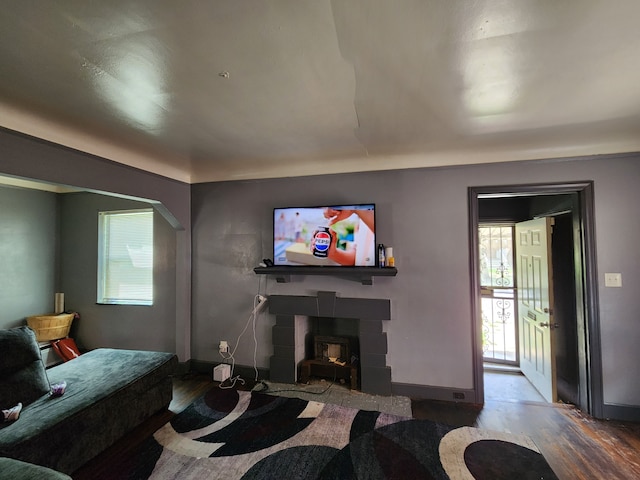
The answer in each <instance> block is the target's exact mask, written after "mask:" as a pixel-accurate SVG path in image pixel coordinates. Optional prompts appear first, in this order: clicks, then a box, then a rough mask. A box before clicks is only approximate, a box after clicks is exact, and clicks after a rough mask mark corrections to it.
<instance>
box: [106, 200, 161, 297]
mask: <svg viewBox="0 0 640 480" xmlns="http://www.w3.org/2000/svg"><path fill="white" fill-rule="evenodd" d="M98 303H105V304H115V305H152V304H153V209H151V208H149V209H140V210H124V211H112V212H99V214H98Z"/></svg>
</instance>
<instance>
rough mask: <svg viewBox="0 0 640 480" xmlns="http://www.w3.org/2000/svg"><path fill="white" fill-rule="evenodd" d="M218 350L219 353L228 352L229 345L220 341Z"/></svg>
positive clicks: (224, 341)
mask: <svg viewBox="0 0 640 480" xmlns="http://www.w3.org/2000/svg"><path fill="white" fill-rule="evenodd" d="M218 348H219V349H220V353H228V352H229V344H228V343H227V341H226V340H220V346H219V347H218Z"/></svg>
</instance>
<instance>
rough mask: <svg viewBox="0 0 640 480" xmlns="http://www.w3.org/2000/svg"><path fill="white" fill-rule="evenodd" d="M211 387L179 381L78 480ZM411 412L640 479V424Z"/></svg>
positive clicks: (565, 409) (593, 473) (551, 412)
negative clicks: (165, 401) (511, 437)
mask: <svg viewBox="0 0 640 480" xmlns="http://www.w3.org/2000/svg"><path fill="white" fill-rule="evenodd" d="M212 386H213V382H212V381H211V380H210V377H208V376H204V375H197V374H189V375H186V376H184V377H179V378H175V379H174V397H173V401H172V402H171V405H170V411H169V412H163V413H161V414H158V415H156V416H155V417H154V418H152V419H150V420H149V421H147V422H146V423H145V424H143V425H142V426H141V427H139V428H138V429H136V430H135V431H134V432H132V433H131V434H129V435H128V436H127V437H126V438H124V439H123V440H122V441H120V442H118V444H116V445H114V446H113V447H112V448H111V449H109V450H107V451H106V452H104V453H103V454H102V455H100V456H98V457H97V458H96V459H94V460H93V461H91V462H89V463H88V464H87V465H85V466H84V467H83V468H81V469H80V470H78V471H77V472H75V474H74V475H73V478H74V480H85V479H86V480H89V479H91V480H99V479H103V478H108V476H107V475H106V474H105V471H106V469H107V468H108V466H109V465H111V464H113V462H117V461H118V458H120V457H121V456H122V455H124V454H126V452H127V451H128V450H130V449H131V448H133V447H134V446H135V445H137V444H138V443H139V442H141V441H142V440H143V439H144V438H146V437H148V436H149V435H151V434H152V433H153V432H154V431H155V430H157V429H158V428H159V427H160V426H161V425H163V424H164V423H166V422H167V421H168V420H169V419H170V418H171V416H173V415H174V414H175V413H178V412H180V411H182V410H183V409H184V408H185V407H186V406H187V405H189V404H190V403H191V402H192V401H193V400H195V399H196V398H198V397H199V396H200V395H201V394H203V393H204V392H206V391H207V390H208V389H210V388H211V387H212ZM412 410H413V416H414V418H418V419H427V420H433V421H438V422H443V423H447V424H449V425H454V426H477V427H480V428H485V429H490V430H497V431H504V432H511V433H516V434H524V435H528V436H529V437H531V438H532V439H533V441H534V442H535V443H536V445H537V446H538V448H539V449H540V450H541V451H542V453H543V455H544V457H545V458H546V459H547V461H548V462H549V464H550V465H551V467H552V468H553V470H554V472H555V473H556V475H557V476H558V477H559V478H560V479H561V480H569V479H572V480H573V479H576V480H582V479H584V480H594V479H607V480H624V479H630V480H631V479H634V480H637V479H639V478H640V423H627V422H614V421H602V420H594V419H593V418H591V417H589V416H586V415H584V414H582V413H581V412H579V411H578V410H576V409H575V408H574V407H572V406H569V405H562V404H547V403H540V402H531V401H512V400H508V401H500V400H494V399H491V400H488V401H486V403H485V405H484V407H483V408H479V407H475V406H470V405H467V404H454V403H450V402H435V401H427V400H413V401H412Z"/></svg>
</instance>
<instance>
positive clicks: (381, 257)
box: [378, 243, 385, 268]
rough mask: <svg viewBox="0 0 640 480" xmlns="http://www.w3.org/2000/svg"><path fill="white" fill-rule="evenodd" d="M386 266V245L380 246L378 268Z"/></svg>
mask: <svg viewBox="0 0 640 480" xmlns="http://www.w3.org/2000/svg"><path fill="white" fill-rule="evenodd" d="M384 266H385V255H384V245H383V244H381V243H379V244H378V267H380V268H382V267H384Z"/></svg>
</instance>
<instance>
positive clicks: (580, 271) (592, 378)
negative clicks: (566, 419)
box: [469, 182, 603, 417]
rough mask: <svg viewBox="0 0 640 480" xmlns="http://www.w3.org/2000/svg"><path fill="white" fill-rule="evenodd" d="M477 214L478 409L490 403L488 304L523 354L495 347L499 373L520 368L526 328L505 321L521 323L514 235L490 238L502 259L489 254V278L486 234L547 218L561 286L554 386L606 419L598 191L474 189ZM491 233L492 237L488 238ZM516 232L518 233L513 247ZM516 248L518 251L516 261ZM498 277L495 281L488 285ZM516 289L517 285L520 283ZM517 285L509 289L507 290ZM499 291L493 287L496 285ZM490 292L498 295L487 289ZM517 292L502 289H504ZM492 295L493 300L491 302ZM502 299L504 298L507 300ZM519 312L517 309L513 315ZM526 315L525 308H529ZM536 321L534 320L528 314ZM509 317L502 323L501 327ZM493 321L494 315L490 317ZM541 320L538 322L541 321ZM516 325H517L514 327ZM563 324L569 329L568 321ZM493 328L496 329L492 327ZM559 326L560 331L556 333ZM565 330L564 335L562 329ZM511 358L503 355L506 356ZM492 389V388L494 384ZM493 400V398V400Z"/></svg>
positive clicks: (473, 237)
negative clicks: (597, 237) (599, 312)
mask: <svg viewBox="0 0 640 480" xmlns="http://www.w3.org/2000/svg"><path fill="white" fill-rule="evenodd" d="M469 206H470V210H469V211H470V217H469V218H470V230H469V232H470V246H471V270H472V278H471V284H472V289H473V290H472V299H473V319H472V325H471V328H472V332H473V335H474V339H475V342H474V383H475V393H476V402H477V403H478V404H483V403H484V400H485V376H484V375H485V369H484V365H485V361H486V355H487V351H488V350H489V348H488V346H487V342H485V338H486V336H487V330H486V326H485V325H486V322H484V321H483V310H485V312H486V309H485V308H483V302H484V304H485V305H486V304H488V302H495V304H496V305H498V302H500V307H499V308H498V311H499V315H497V317H498V322H496V321H495V319H494V320H493V323H494V324H495V323H498V327H499V328H498V329H497V331H498V333H500V329H502V331H507V330H509V329H511V330H512V331H514V337H515V338H516V339H518V341H516V342H515V348H514V349H513V350H515V352H514V353H513V354H512V353H510V352H508V350H509V348H507V347H506V343H505V346H504V347H502V348H498V346H499V345H498V344H499V342H497V341H496V339H495V338H493V339H492V342H493V343H494V345H493V346H492V347H491V350H495V352H493V351H492V352H490V354H491V356H494V357H498V358H493V359H491V363H492V364H493V365H495V364H499V365H500V366H506V367H511V368H518V364H519V359H520V355H521V352H520V348H519V347H518V346H519V345H521V339H519V336H520V332H519V330H520V328H519V327H518V323H521V322H520V321H519V320H518V321H516V322H514V323H513V326H511V325H507V323H502V321H503V320H505V317H511V318H513V319H516V318H517V316H518V312H517V299H516V298H517V288H518V285H517V282H518V280H517V277H516V276H515V275H516V270H517V267H516V263H517V262H516V261H515V260H513V259H509V258H507V257H508V255H507V254H508V253H509V252H508V244H509V239H508V232H507V231H498V230H494V231H493V232H490V233H492V234H495V235H492V236H496V239H491V240H490V242H493V244H495V247H494V251H493V252H488V253H487V255H489V257H488V260H489V268H488V272H487V271H485V272H484V273H483V272H482V270H483V262H484V263H486V262H487V258H484V259H483V251H482V248H481V245H482V234H481V228H482V227H485V226H487V227H493V228H498V227H500V228H504V227H507V229H510V228H512V226H513V225H515V224H516V223H517V222H524V221H527V220H530V219H534V218H539V217H551V218H553V219H554V221H555V224H556V225H555V226H554V227H553V228H554V235H553V237H552V238H553V241H552V243H551V244H550V254H549V258H550V261H551V265H550V268H552V269H553V276H554V278H556V279H557V281H556V282H554V283H555V284H556V287H554V291H553V292H552V293H551V295H553V297H554V298H555V299H556V300H557V302H556V305H555V306H554V311H553V312H552V315H553V323H551V322H539V323H540V324H542V325H545V326H548V325H551V329H553V334H552V335H553V338H554V340H555V348H554V355H555V357H554V360H555V363H556V365H557V368H556V369H555V373H554V379H555V381H556V385H557V392H558V398H559V399H560V400H562V401H565V402H570V403H573V404H575V405H576V406H577V407H578V408H580V409H581V410H583V411H585V412H587V413H589V414H591V415H593V416H595V417H598V416H599V415H601V412H602V408H603V399H602V380H601V374H600V372H601V354H600V350H599V341H598V339H599V321H598V318H597V310H596V308H595V305H596V304H597V299H596V292H597V291H596V273H595V271H594V266H595V248H594V234H593V214H594V212H593V185H592V183H591V182H580V183H575V184H547V185H524V186H523V185H518V186H491V187H472V188H470V189H469ZM485 233H486V232H485ZM513 235H514V234H513V231H512V232H511V236H512V244H513V243H514V242H513V238H514V237H513ZM514 251H515V248H512V249H511V255H512V256H513V252H514ZM487 275H489V276H493V277H494V278H493V280H491V279H490V278H488V277H487ZM513 279H516V280H515V283H514V280H513ZM505 282H506V283H511V285H506V284H505V285H501V284H500V283H503V284H504V283H505ZM492 283H493V285H491V284H492ZM487 284H490V288H487ZM505 286H506V287H509V288H506V289H505V288H499V287H505ZM489 293H490V294H491V296H490V297H491V298H490V297H489ZM500 296H502V297H503V298H499V297H500ZM509 302H511V303H512V304H514V307H513V308H514V311H513V312H511V311H510V310H508V309H507V310H505V312H500V310H501V309H502V306H504V307H507V306H508V305H507V303H509ZM509 308H511V307H509ZM523 310H524V308H523ZM525 314H528V315H529V316H531V315H532V313H531V312H526V313H525ZM500 315H502V317H503V318H502V319H500ZM485 316H486V315H485ZM534 316H535V315H534ZM507 320H509V321H510V319H507ZM560 320H561V321H560ZM490 322H491V321H490ZM556 324H557V325H558V327H557V328H555V326H556ZM560 324H561V325H562V326H561V327H560V326H559V325H560ZM502 350H503V351H502ZM486 383H487V387H488V388H493V387H492V385H493V384H492V381H486ZM490 395H493V393H490Z"/></svg>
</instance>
